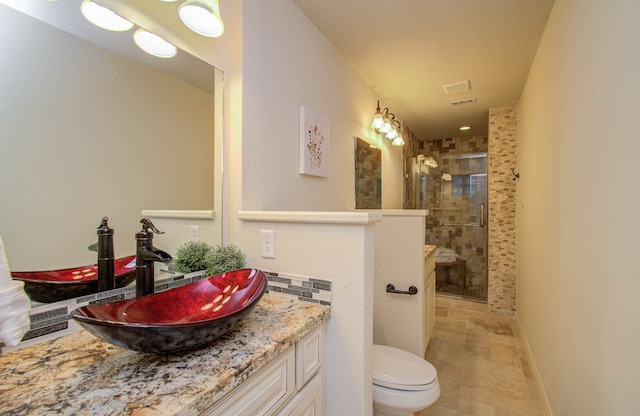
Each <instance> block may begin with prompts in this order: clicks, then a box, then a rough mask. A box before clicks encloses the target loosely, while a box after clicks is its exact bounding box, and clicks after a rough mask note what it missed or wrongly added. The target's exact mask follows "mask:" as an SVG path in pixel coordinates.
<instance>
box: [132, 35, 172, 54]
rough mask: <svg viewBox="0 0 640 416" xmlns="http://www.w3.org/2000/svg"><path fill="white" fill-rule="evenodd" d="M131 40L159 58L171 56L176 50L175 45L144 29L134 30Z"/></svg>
mask: <svg viewBox="0 0 640 416" xmlns="http://www.w3.org/2000/svg"><path fill="white" fill-rule="evenodd" d="M133 40H134V41H135V43H136V45H138V46H139V47H140V49H142V50H143V51H145V52H146V53H148V54H150V55H153V56H157V57H159V58H172V57H174V56H176V53H177V52H178V49H177V48H176V47H175V45H173V44H172V43H169V42H167V41H166V40H164V39H162V38H161V37H160V36H158V35H156V34H153V33H151V32H147V31H146V30H144V29H138V30H136V31H135V32H134V33H133Z"/></svg>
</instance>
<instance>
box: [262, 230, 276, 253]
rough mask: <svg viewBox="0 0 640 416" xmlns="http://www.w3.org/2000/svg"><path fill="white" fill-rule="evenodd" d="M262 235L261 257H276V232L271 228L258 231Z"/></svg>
mask: <svg viewBox="0 0 640 416" xmlns="http://www.w3.org/2000/svg"><path fill="white" fill-rule="evenodd" d="M260 235H261V237H262V258H265V259H275V258H276V232H275V231H273V230H262V231H260Z"/></svg>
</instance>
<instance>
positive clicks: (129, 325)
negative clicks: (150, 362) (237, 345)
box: [71, 269, 267, 354]
mask: <svg viewBox="0 0 640 416" xmlns="http://www.w3.org/2000/svg"><path fill="white" fill-rule="evenodd" d="M266 288H267V278H266V276H265V275H264V273H262V272H261V271H259V270H255V269H240V270H235V271H231V272H227V273H223V274H220V275H217V276H212V277H209V278H206V279H203V280H200V281H197V282H194V283H189V284H187V285H184V286H180V287H177V288H174V289H169V290H166V291H164V292H159V293H154V294H151V295H147V296H142V297H139V298H136V299H130V300H124V301H118V302H111V303H102V304H95V305H88V306H83V307H81V308H78V309H75V310H74V311H73V312H72V313H71V317H72V318H73V319H75V320H76V321H77V322H78V323H79V324H80V325H82V326H83V327H84V328H85V329H86V330H87V331H89V332H90V333H92V334H93V335H95V336H96V337H98V338H100V339H102V340H104V341H107V342H109V343H111V344H114V345H117V346H119V347H122V348H126V349H130V350H133V351H140V352H150V353H156V354H171V353H176V352H181V351H186V350H191V349H194V348H198V347H200V346H203V345H206V344H209V343H210V342H212V341H214V340H216V339H217V338H219V337H221V336H222V335H224V334H226V333H227V332H229V331H230V330H231V329H233V328H234V327H235V325H236V324H237V323H238V322H239V321H240V320H241V319H242V318H243V317H244V316H246V315H247V314H248V313H249V312H251V310H253V308H254V307H255V306H256V304H257V303H258V301H259V300H260V298H261V297H262V295H263V294H264V292H265V290H266Z"/></svg>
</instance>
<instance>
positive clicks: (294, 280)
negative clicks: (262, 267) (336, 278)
mask: <svg viewBox="0 0 640 416" xmlns="http://www.w3.org/2000/svg"><path fill="white" fill-rule="evenodd" d="M264 274H265V275H266V276H267V280H268V281H269V284H268V285H267V291H268V292H269V293H273V294H279V295H284V296H290V297H294V298H296V299H298V300H303V301H307V302H313V303H319V304H321V305H331V282H330V281H328V280H320V279H313V278H308V277H299V276H290V275H286V274H282V273H276V272H267V271H265V272H264Z"/></svg>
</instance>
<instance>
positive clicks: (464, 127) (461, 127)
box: [458, 126, 471, 131]
mask: <svg viewBox="0 0 640 416" xmlns="http://www.w3.org/2000/svg"><path fill="white" fill-rule="evenodd" d="M458 130H460V131H467V130H471V126H460V127H458Z"/></svg>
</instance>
